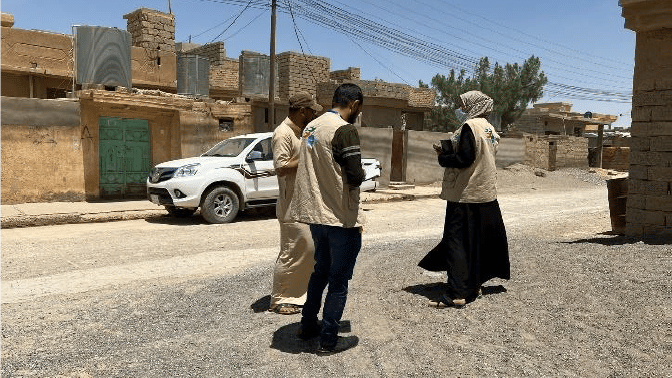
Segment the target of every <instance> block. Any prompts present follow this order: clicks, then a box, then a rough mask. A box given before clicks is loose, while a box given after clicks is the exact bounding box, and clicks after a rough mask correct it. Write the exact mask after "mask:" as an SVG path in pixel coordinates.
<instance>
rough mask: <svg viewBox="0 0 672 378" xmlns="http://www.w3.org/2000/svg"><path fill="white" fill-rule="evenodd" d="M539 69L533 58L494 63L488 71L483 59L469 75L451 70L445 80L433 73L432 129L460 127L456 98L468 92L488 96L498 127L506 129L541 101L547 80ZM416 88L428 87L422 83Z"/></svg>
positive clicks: (539, 64) (488, 62)
mask: <svg viewBox="0 0 672 378" xmlns="http://www.w3.org/2000/svg"><path fill="white" fill-rule="evenodd" d="M540 69H541V62H540V60H539V58H537V57H535V56H534V55H532V56H531V57H530V58H529V59H527V60H525V62H523V64H522V65H519V64H518V63H513V64H511V63H507V64H506V65H505V66H501V65H499V63H495V66H494V67H492V68H491V65H490V61H489V60H488V58H487V57H485V58H481V60H480V61H479V62H478V64H477V65H476V67H475V68H474V74H473V76H470V77H468V76H467V75H466V71H465V70H461V71H460V72H459V74H456V73H455V70H451V71H450V75H448V76H447V77H446V76H444V75H441V74H436V75H435V76H434V77H433V78H432V81H431V88H432V89H433V90H434V92H435V94H436V106H435V107H434V109H432V112H431V113H430V120H431V123H432V125H433V127H432V130H434V131H453V130H455V129H457V128H458V127H459V126H460V124H459V121H458V119H457V117H456V116H455V110H456V109H457V105H456V104H457V97H458V96H459V95H460V94H462V93H464V92H467V91H471V90H479V91H481V92H483V93H485V94H487V95H488V96H490V97H492V99H493V101H494V110H493V112H494V113H495V114H496V115H499V116H500V118H501V128H502V129H503V130H506V129H507V128H508V127H509V125H511V124H512V123H514V122H515V121H516V120H517V119H518V118H520V116H521V114H522V113H523V111H524V110H525V109H526V108H527V106H528V105H529V104H530V103H531V102H534V101H537V100H538V99H540V98H541V96H542V94H543V89H544V85H546V83H547V82H548V78H547V77H546V75H544V73H543V71H540ZM419 85H420V87H424V88H428V87H429V85H427V84H425V83H423V82H422V81H420V83H419Z"/></svg>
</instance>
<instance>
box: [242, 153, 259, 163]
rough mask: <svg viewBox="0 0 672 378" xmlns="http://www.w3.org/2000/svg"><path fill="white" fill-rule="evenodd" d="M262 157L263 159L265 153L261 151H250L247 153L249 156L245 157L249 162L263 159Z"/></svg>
mask: <svg viewBox="0 0 672 378" xmlns="http://www.w3.org/2000/svg"><path fill="white" fill-rule="evenodd" d="M262 159H263V155H262V154H261V152H260V151H250V153H249V154H247V157H246V158H245V161H246V162H248V163H249V162H251V161H255V160H262Z"/></svg>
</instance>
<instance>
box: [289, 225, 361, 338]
mask: <svg viewBox="0 0 672 378" xmlns="http://www.w3.org/2000/svg"><path fill="white" fill-rule="evenodd" d="M310 232H311V234H312V235H313V242H314V243H315V269H314V271H313V274H312V275H311V276H310V281H308V293H307V295H306V304H305V305H304V306H303V312H302V318H301V324H303V325H304V326H306V327H315V326H316V325H317V315H318V313H319V312H320V306H321V304H322V293H323V292H324V289H325V287H326V286H327V284H328V285H329V289H328V290H327V297H326V299H325V300H324V309H323V311H322V330H321V332H320V344H321V345H323V346H332V345H334V344H336V341H337V340H338V327H339V322H340V321H341V316H343V309H344V308H345V301H346V299H347V296H348V281H349V280H350V279H351V278H352V271H353V269H354V268H355V261H356V260H357V255H358V254H359V250H360V249H361V248H362V234H361V233H360V228H359V227H355V228H343V227H335V226H326V225H321V224H311V225H310Z"/></svg>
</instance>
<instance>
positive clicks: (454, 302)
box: [429, 295, 467, 308]
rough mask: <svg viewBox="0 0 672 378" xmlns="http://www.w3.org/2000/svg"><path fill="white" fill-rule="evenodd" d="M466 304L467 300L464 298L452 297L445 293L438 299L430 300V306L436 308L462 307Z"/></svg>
mask: <svg viewBox="0 0 672 378" xmlns="http://www.w3.org/2000/svg"><path fill="white" fill-rule="evenodd" d="M466 304H467V301H466V300H465V299H463V298H458V299H450V298H448V297H447V296H445V295H442V296H440V297H439V298H438V299H433V300H430V301H429V307H434V308H446V307H455V308H462V307H464V306H465V305H466Z"/></svg>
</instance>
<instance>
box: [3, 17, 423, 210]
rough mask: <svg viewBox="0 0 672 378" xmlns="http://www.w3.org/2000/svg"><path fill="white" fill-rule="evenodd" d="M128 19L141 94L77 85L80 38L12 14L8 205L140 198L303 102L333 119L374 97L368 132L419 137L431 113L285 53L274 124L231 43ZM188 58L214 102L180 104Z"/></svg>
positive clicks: (405, 96) (6, 79) (406, 94)
mask: <svg viewBox="0 0 672 378" xmlns="http://www.w3.org/2000/svg"><path fill="white" fill-rule="evenodd" d="M123 17H124V19H126V20H127V31H126V32H127V33H128V34H127V35H129V36H130V41H131V46H130V52H129V53H128V56H129V57H130V62H129V65H130V75H131V87H123V86H118V85H108V84H106V83H96V82H91V83H80V82H77V79H76V78H77V77H78V74H77V68H76V66H75V61H79V57H78V56H77V54H78V52H77V50H78V48H77V43H78V42H77V39H76V38H77V37H76V33H75V34H74V35H75V36H73V35H68V34H58V33H49V32H44V31H37V30H23V29H17V28H14V18H13V16H12V15H8V14H2V30H1V33H2V34H1V36H2V46H1V53H2V56H1V64H2V66H1V70H0V72H1V75H2V77H1V80H2V87H1V95H2V119H1V121H2V157H1V159H2V160H1V164H2V186H1V190H2V197H1V199H2V203H3V204H11V203H22V202H43V201H72V200H93V199H100V198H103V199H104V198H119V197H124V198H125V197H129V198H130V197H142V196H144V195H146V194H145V189H144V183H145V180H146V176H147V173H148V172H149V170H150V169H151V167H152V166H153V165H156V164H158V163H161V162H164V161H167V160H173V159H178V158H183V157H190V156H196V155H199V154H201V153H203V152H205V151H206V150H207V149H208V148H209V147H211V146H213V145H214V144H216V143H217V142H219V141H221V140H223V139H226V138H230V137H232V136H236V135H241V134H247V133H252V132H264V131H269V130H272V128H273V127H274V126H275V125H277V124H278V123H279V122H280V121H281V120H282V119H283V118H284V117H285V116H286V115H287V110H288V109H287V107H288V103H287V100H288V98H289V97H290V96H291V95H293V94H295V93H297V92H300V91H305V92H309V93H311V94H313V95H315V96H316V97H317V98H319V99H322V101H321V103H322V104H323V105H325V107H326V108H329V107H330V106H331V96H332V94H333V89H334V88H335V86H336V85H338V84H339V83H341V82H344V81H347V80H350V81H352V80H354V81H355V82H357V83H358V84H360V85H361V86H362V87H363V88H364V90H365V112H364V114H365V116H363V117H362V121H361V124H362V125H364V126H368V127H382V128H388V127H392V128H397V129H399V128H403V127H404V125H406V127H408V128H418V129H421V127H422V124H423V120H424V112H427V111H429V109H430V108H431V106H432V105H433V101H434V100H433V94H432V92H431V91H430V90H427V89H420V88H413V87H411V86H407V85H401V84H392V83H382V82H377V81H373V82H369V81H363V80H360V71H359V69H358V68H354V67H350V68H348V69H345V70H340V71H330V68H331V67H330V60H329V58H326V57H318V56H310V55H304V54H299V53H295V52H285V53H281V54H278V55H277V62H278V70H277V75H278V78H277V80H278V86H277V87H276V105H275V113H276V114H275V120H269V119H268V118H269V117H268V96H267V95H265V96H263V95H262V96H244V95H243V93H242V89H241V85H240V83H241V81H240V80H241V71H242V68H241V58H240V57H239V58H228V57H227V56H226V50H225V48H224V43H223V42H214V43H209V44H206V45H195V44H190V43H175V27H176V20H175V16H174V15H173V14H170V13H164V12H159V11H156V10H152V9H147V8H140V9H137V10H135V11H133V12H131V13H129V14H126V15H124V16H123ZM103 29H104V28H103ZM79 53H80V54H82V53H81V52H79ZM187 55H188V56H196V57H199V59H200V58H203V60H204V61H207V62H208V64H209V67H208V70H207V88H208V94H207V95H206V96H202V95H197V94H194V95H189V94H187V95H177V91H178V84H179V83H178V81H179V80H183V76H181V72H180V69H181V67H180V64H179V62H180V58H181V57H184V56H187ZM258 55H261V54H258ZM241 56H242V55H241ZM80 57H81V56H80ZM93 60H95V59H93ZM381 88H382V90H381ZM390 89H392V90H390ZM328 90H331V93H327V92H325V91H328Z"/></svg>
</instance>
